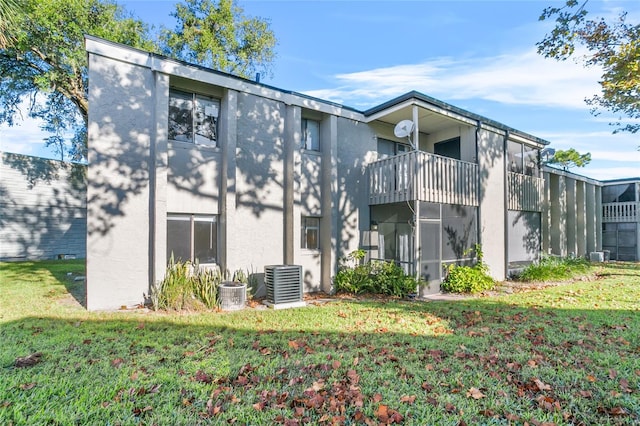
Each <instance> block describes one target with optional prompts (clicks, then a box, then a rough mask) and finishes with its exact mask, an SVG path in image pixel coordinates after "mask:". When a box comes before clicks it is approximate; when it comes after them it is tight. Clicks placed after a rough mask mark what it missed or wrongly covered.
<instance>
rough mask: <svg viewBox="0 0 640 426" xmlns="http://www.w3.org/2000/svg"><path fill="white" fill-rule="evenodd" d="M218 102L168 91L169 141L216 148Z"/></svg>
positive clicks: (193, 94)
mask: <svg viewBox="0 0 640 426" xmlns="http://www.w3.org/2000/svg"><path fill="white" fill-rule="evenodd" d="M219 113H220V101H218V100H217V99H214V98H209V97H207V96H202V95H197V94H195V93H187V92H181V91H178V90H170V91H169V139H170V140H173V141H180V142H190V143H195V144H199V145H206V146H213V147H215V146H217V144H218V116H219Z"/></svg>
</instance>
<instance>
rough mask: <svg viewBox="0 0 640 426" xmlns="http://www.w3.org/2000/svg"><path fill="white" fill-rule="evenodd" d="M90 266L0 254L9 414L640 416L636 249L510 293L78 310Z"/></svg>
mask: <svg viewBox="0 0 640 426" xmlns="http://www.w3.org/2000/svg"><path fill="white" fill-rule="evenodd" d="M69 272H71V273H72V275H67V273H69ZM82 273H83V265H82V263H79V262H68V261H55V262H40V263H2V264H0V342H2V350H0V368H1V369H2V371H1V372H0V378H1V379H0V424H3V425H5V424H9V425H10V424H15V425H36V424H60V425H72V424H83V425H85V424H98V425H107V424H108V425H115V424H120V425H138V424H145V425H146V424H148V425H151V424H159V425H165V424H167V425H168V424H171V425H193V424H226V423H228V422H229V423H233V422H235V423H236V424H251V425H263V424H298V423H300V424H302V423H308V424H365V423H366V422H367V421H368V422H369V424H385V423H387V424H388V423H390V422H391V421H398V422H401V423H403V424H414V425H428V424H434V425H458V424H460V423H461V422H462V421H464V422H465V423H466V424H495V425H499V424H504V425H506V424H524V423H525V422H528V423H529V424H542V422H547V424H556V425H563V424H566V425H569V424H574V425H578V424H585V425H595V424H598V425H607V424H611V425H617V424H628V425H631V424H638V423H639V422H640V338H639V337H640V336H639V334H640V312H639V310H640V305H639V300H640V264H611V265H606V266H604V267H602V268H601V269H599V270H598V274H599V277H600V278H599V279H598V280H596V281H590V282H576V283H572V284H567V285H562V286H557V287H550V288H547V289H545V290H540V291H533V292H525V293H516V294H513V295H506V296H501V297H484V298H470V299H466V300H458V301H455V302H399V301H395V302H382V301H376V302H372V301H336V302H331V303H327V304H310V305H309V306H308V307H305V308H299V309H290V310H277V311H273V310H256V309H245V310H243V311H238V312H231V313H216V312H200V313H180V314H176V313H174V314H167V313H155V312H146V311H142V310H136V311H118V312H102V313H90V312H86V311H85V310H84V309H83V308H82V307H81V306H80V304H79V303H78V301H79V300H80V301H81V300H82V298H83V295H82V284H81V283H80V284H79V283H78V282H76V281H73V278H74V277H75V276H76V275H78V274H82ZM35 352H40V353H41V354H42V358H41V362H39V363H37V364H35V365H33V366H30V367H25V368H17V367H15V366H14V362H15V360H16V358H18V357H23V356H26V355H29V354H32V353H35Z"/></svg>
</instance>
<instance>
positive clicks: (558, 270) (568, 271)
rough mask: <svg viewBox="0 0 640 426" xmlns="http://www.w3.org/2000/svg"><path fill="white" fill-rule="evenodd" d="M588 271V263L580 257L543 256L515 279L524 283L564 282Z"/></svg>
mask: <svg viewBox="0 0 640 426" xmlns="http://www.w3.org/2000/svg"><path fill="white" fill-rule="evenodd" d="M590 270H591V265H590V263H589V262H588V261H587V259H585V258H582V257H573V258H569V257H567V258H561V257H558V256H544V257H542V258H541V259H540V261H539V262H536V263H532V264H530V265H529V266H527V267H526V268H525V269H524V270H523V271H522V272H521V273H520V274H518V275H517V276H516V277H515V279H516V280H518V281H525V282H531V281H553V280H566V279H570V278H574V277H576V276H580V275H585V274H587V273H589V271H590Z"/></svg>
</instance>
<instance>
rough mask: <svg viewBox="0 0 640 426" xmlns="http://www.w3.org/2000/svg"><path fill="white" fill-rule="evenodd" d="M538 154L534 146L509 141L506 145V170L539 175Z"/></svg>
mask: <svg viewBox="0 0 640 426" xmlns="http://www.w3.org/2000/svg"><path fill="white" fill-rule="evenodd" d="M538 155H539V153H538V150H537V149H536V148H533V147H530V146H527V145H524V144H521V143H518V142H513V141H509V143H508V145H507V159H508V161H509V164H508V166H507V167H508V170H509V171H510V172H513V173H520V174H525V175H527V176H536V177H538V176H539V175H540V166H539V161H538Z"/></svg>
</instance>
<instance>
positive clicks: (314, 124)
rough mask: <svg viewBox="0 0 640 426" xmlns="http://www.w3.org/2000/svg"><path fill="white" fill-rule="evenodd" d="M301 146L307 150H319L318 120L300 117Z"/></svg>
mask: <svg viewBox="0 0 640 426" xmlns="http://www.w3.org/2000/svg"><path fill="white" fill-rule="evenodd" d="M302 147H303V148H304V149H306V150H309V151H320V122H319V121H316V120H309V119H307V118H303V119H302Z"/></svg>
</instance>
